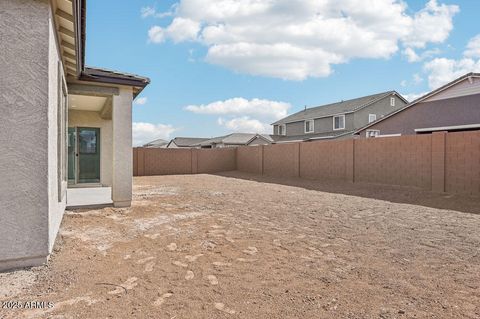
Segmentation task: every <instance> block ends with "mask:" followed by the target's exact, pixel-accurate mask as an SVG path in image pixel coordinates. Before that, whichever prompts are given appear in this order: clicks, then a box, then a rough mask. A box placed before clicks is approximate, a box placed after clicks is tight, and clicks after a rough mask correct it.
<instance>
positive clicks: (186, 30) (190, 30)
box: [148, 17, 200, 43]
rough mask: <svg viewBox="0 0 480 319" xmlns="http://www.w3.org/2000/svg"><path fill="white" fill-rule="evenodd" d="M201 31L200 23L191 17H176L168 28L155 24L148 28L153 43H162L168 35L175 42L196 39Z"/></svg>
mask: <svg viewBox="0 0 480 319" xmlns="http://www.w3.org/2000/svg"><path fill="white" fill-rule="evenodd" d="M199 31H200V23H199V22H197V21H194V20H190V19H184V18H180V17H179V18H175V19H173V21H172V23H171V24H170V25H169V26H168V27H167V28H162V27H159V26H157V25H156V26H153V27H151V28H150V30H148V39H149V41H150V42H153V43H162V42H163V41H165V39H166V38H167V37H168V38H170V39H172V40H173V41H174V42H175V43H178V42H183V41H189V40H195V39H196V38H197V34H198V32H199Z"/></svg>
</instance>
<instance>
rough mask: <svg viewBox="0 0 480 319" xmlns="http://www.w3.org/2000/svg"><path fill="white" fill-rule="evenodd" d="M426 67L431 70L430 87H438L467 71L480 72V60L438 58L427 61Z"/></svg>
mask: <svg viewBox="0 0 480 319" xmlns="http://www.w3.org/2000/svg"><path fill="white" fill-rule="evenodd" d="M424 69H425V71H427V72H429V75H428V84H429V86H430V88H431V89H436V88H438V87H440V86H442V85H444V84H446V83H448V82H450V81H453V80H455V79H456V78H458V77H460V76H462V75H465V74H466V73H469V72H480V60H477V61H475V60H474V59H469V58H463V59H460V60H453V59H446V58H437V59H433V60H432V61H429V62H427V63H425V65H424Z"/></svg>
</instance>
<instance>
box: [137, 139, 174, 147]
mask: <svg viewBox="0 0 480 319" xmlns="http://www.w3.org/2000/svg"><path fill="white" fill-rule="evenodd" d="M167 144H168V141H166V140H164V139H161V138H159V139H156V140H153V141H151V142H148V143H147V144H144V145H143V147H159V146H164V145H167Z"/></svg>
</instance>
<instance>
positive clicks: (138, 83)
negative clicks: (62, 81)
mask: <svg viewBox="0 0 480 319" xmlns="http://www.w3.org/2000/svg"><path fill="white" fill-rule="evenodd" d="M79 80H82V81H88V82H100V83H111V84H118V85H127V86H134V87H139V88H144V87H146V86H147V85H148V84H149V83H150V79H149V78H144V77H134V76H128V75H124V74H121V73H116V72H108V71H105V70H101V69H96V68H84V70H83V72H82V74H81V75H80V77H79Z"/></svg>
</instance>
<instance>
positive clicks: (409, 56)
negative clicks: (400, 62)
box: [402, 48, 421, 62]
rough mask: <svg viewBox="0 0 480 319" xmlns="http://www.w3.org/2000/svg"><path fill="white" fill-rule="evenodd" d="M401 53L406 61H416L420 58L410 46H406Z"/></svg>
mask: <svg viewBox="0 0 480 319" xmlns="http://www.w3.org/2000/svg"><path fill="white" fill-rule="evenodd" d="M402 53H403V55H405V56H406V57H407V60H408V62H418V61H420V60H421V58H420V56H419V55H418V54H417V53H416V52H415V50H413V49H412V48H406V49H405V50H403V52H402Z"/></svg>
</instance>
